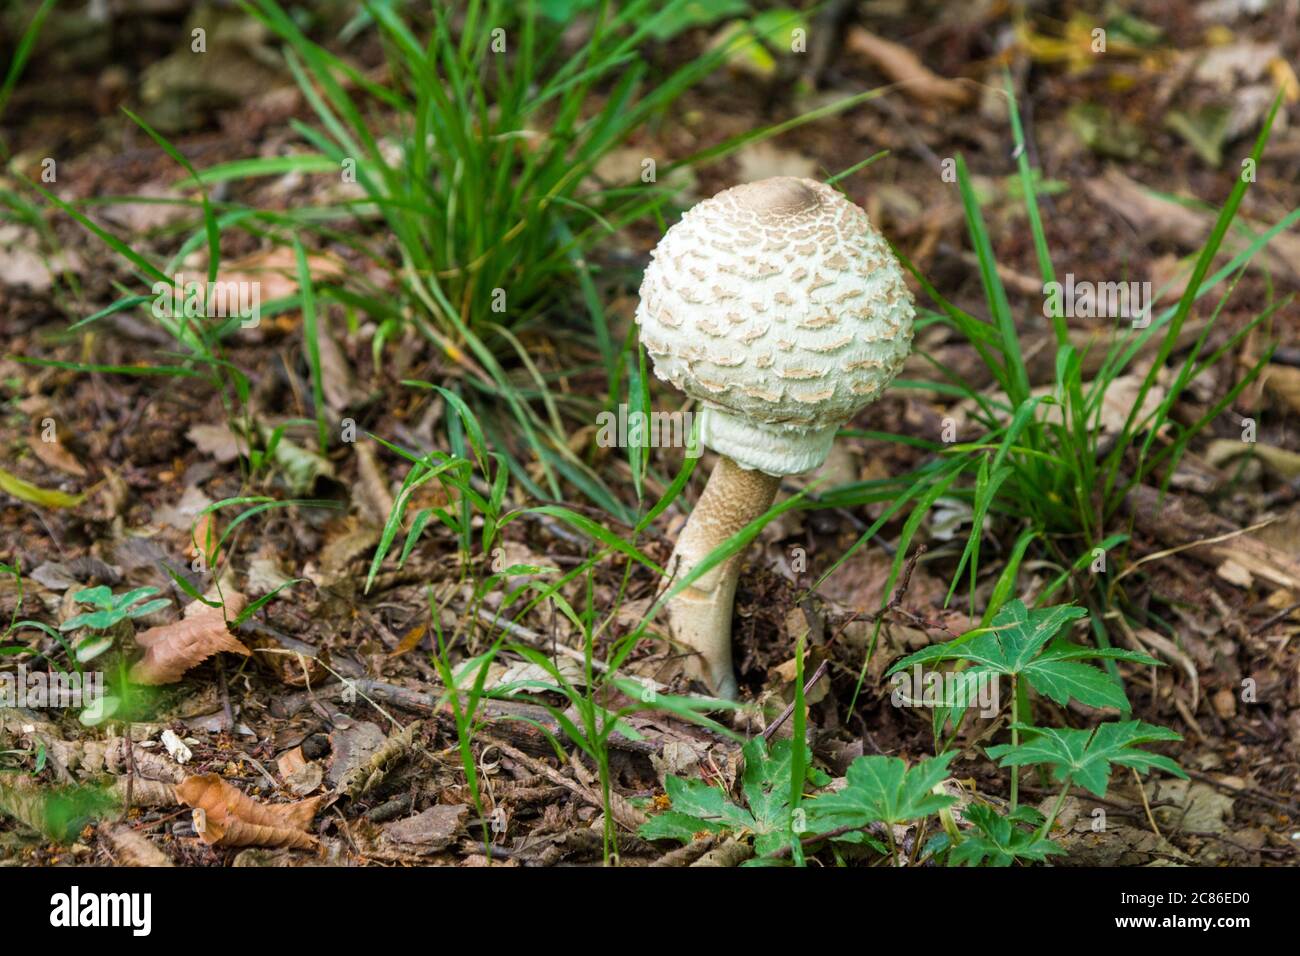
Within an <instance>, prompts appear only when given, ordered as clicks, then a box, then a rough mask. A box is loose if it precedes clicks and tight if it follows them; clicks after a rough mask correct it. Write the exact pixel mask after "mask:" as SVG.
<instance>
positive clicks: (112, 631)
mask: <svg viewBox="0 0 1300 956" xmlns="http://www.w3.org/2000/svg"><path fill="white" fill-rule="evenodd" d="M157 593H158V589H157V588H154V587H143V588H136V589H134V590H132V591H127V592H126V593H125V594H114V593H113V591H112V589H110V588H109V587H107V586H106V585H102V584H101V585H99V586H98V587H93V588H86V589H84V590H81V591H78V592H77V593H76V594H74V595H73V596H72V597H73V600H75V601H76V602H77V603H79V604H89V605H90V606H91V607H93V608H95V610H93V611H87V612H85V613H83V614H78V615H77V616H76V617H72V618H69V619H68V620H66V621H64V622H63V623H62V624H60V625H59V630H60V631H63V632H64V633H68V632H71V631H86V632H87V633H86V634H84V635H83V636H82V637H81V638H80V639H78V641H77V643H76V645H75V647H74V650H73V656H74V658H75V660H76V661H77V662H78V663H79V664H85V663H86V662H88V661H92V660H94V659H95V658H96V657H99V656H100V655H101V654H103V653H104V652H105V651H107V650H108V649H109V648H111V647H112V646H113V643H114V640H115V638H116V637H117V636H118V635H117V633H116V632H117V631H118V625H119V624H121V623H122V622H123V621H128V620H134V619H136V618H141V617H147V616H148V615H150V614H153V613H154V612H155V611H161V610H162V609H163V608H165V607H168V606H170V604H171V602H170V601H168V600H167V599H166V598H158V599H157V600H154V601H149V602H148V603H146V604H141V603H140V602H141V601H143V600H144V599H145V598H149V597H153V596H154V595H155V594H157Z"/></svg>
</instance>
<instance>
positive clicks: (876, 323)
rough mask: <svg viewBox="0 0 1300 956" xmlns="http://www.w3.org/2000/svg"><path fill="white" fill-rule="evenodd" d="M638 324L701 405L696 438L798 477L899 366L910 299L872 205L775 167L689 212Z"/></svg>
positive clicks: (663, 254) (667, 247) (650, 282)
mask: <svg viewBox="0 0 1300 956" xmlns="http://www.w3.org/2000/svg"><path fill="white" fill-rule="evenodd" d="M640 294H641V301H640V303H639V304H638V306H637V312H636V319H637V323H638V325H639V326H640V329H641V342H642V344H644V345H645V348H646V351H647V352H649V354H650V357H651V359H652V360H653V361H654V368H655V374H656V375H658V376H659V378H661V379H664V380H666V381H669V382H671V383H672V384H673V385H675V386H677V388H679V389H681V390H682V391H684V392H685V393H686V394H688V395H690V396H691V397H693V398H695V399H697V400H698V401H699V402H700V403H701V404H702V406H703V411H702V413H701V420H700V440H701V442H702V443H703V444H704V445H706V446H707V447H709V448H712V449H713V450H714V451H716V452H718V453H719V454H723V455H726V456H727V457H729V458H731V459H732V460H733V461H735V462H736V463H737V464H739V465H740V466H741V467H743V468H750V469H757V470H759V471H763V472H766V473H768V474H771V475H795V474H799V473H801V472H804V471H808V470H811V469H813V468H816V467H818V466H819V465H821V463H822V462H823V461H825V460H826V455H827V454H828V453H829V451H830V447H831V443H832V442H833V441H834V439H835V433H836V431H837V430H838V428H839V426H841V425H842V424H844V423H845V422H846V421H848V420H849V419H850V418H852V417H853V416H854V415H855V414H856V413H857V412H858V410H859V409H861V408H862V407H863V406H865V405H867V404H869V403H870V402H872V401H873V400H874V399H875V398H876V397H877V396H878V395H879V394H880V393H881V392H882V391H883V390H884V388H885V386H887V385H888V384H889V382H890V381H891V380H892V379H893V378H894V376H895V375H896V374H897V373H898V370H899V369H900V368H901V367H902V365H903V362H904V360H905V359H906V358H907V354H908V351H909V350H910V348H911V344H912V317H913V308H912V295H911V293H910V292H909V291H908V288H907V285H906V284H905V283H904V282H903V274H902V270H901V269H900V268H899V265H898V261H897V260H896V259H895V258H894V255H893V253H892V252H891V251H890V249H889V246H888V245H887V244H886V243H885V240H884V238H883V237H882V236H881V235H880V233H879V232H878V231H877V230H876V228H875V227H874V226H872V225H871V223H870V222H868V221H867V214H866V213H865V212H863V211H862V209H860V208H859V207H858V206H856V205H854V204H853V203H851V202H849V201H848V200H847V199H845V198H844V197H843V196H841V195H840V194H839V193H838V192H836V191H835V190H834V189H832V188H831V187H829V186H826V185H823V184H822V183H819V182H815V181H813V180H810V179H796V178H794V177H790V176H780V177H776V178H773V179H764V180H761V181H760V182H755V183H746V184H745V185H742V186H735V187H733V188H731V189H727V190H725V191H723V192H720V193H718V194H717V195H716V196H714V197H713V198H712V199H706V200H704V201H703V202H701V203H699V204H698V205H696V206H694V207H693V208H691V209H690V210H688V211H687V212H686V214H685V215H684V216H683V217H682V219H681V221H680V222H678V223H677V224H676V225H674V226H673V227H672V228H671V229H669V230H668V232H667V233H665V235H664V237H663V239H661V240H660V241H659V245H658V246H656V247H655V249H654V252H652V253H651V262H650V265H649V266H648V267H647V268H646V271H645V278H644V279H643V281H642V283H641V293H640Z"/></svg>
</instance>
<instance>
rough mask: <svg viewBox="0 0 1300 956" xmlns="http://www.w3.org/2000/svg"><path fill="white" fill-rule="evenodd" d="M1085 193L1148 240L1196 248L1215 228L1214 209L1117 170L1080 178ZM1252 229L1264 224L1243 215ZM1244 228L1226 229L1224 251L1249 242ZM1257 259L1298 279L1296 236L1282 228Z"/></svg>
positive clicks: (1229, 252)
mask: <svg viewBox="0 0 1300 956" xmlns="http://www.w3.org/2000/svg"><path fill="white" fill-rule="evenodd" d="M1084 187H1085V188H1086V189H1087V191H1088V193H1089V194H1090V195H1091V196H1092V198H1093V199H1095V200H1096V201H1097V202H1099V203H1100V204H1101V205H1102V206H1104V207H1105V208H1106V209H1109V210H1110V211H1112V212H1114V213H1116V214H1117V215H1119V216H1120V217H1121V218H1123V219H1124V220H1125V221H1126V222H1128V223H1130V224H1131V225H1132V226H1133V228H1134V229H1136V230H1138V231H1139V232H1140V233H1142V234H1143V235H1145V236H1147V237H1148V239H1149V240H1155V239H1163V240H1165V241H1168V242H1173V243H1176V244H1178V245H1180V246H1184V247H1188V248H1200V246H1201V245H1202V244H1204V242H1205V237H1206V236H1208V235H1209V234H1210V231H1211V230H1212V229H1213V228H1214V214H1213V213H1210V212H1202V211H1200V210H1198V209H1192V208H1190V207H1188V206H1184V205H1183V204H1181V203H1179V202H1175V201H1174V200H1172V199H1165V198H1163V197H1161V196H1157V195H1154V194H1153V193H1152V192H1150V191H1148V187H1146V186H1144V185H1143V184H1141V183H1139V182H1138V181H1137V180H1135V179H1130V178H1129V177H1128V176H1126V175H1124V173H1122V172H1120V171H1119V170H1118V169H1113V168H1112V169H1108V170H1107V171H1106V172H1105V173H1104V174H1103V175H1101V176H1098V177H1096V178H1094V179H1091V180H1088V181H1087V182H1086V183H1084ZM1241 222H1242V225H1243V226H1244V227H1248V228H1249V232H1250V233H1252V234H1253V233H1259V232H1263V231H1264V230H1265V228H1267V227H1265V226H1261V225H1260V224H1259V223H1255V222H1249V221H1246V220H1244V219H1243V220H1241ZM1250 241H1251V240H1250V237H1249V236H1248V235H1247V234H1246V233H1244V232H1243V233H1237V232H1229V233H1228V234H1227V235H1226V236H1224V239H1223V249H1222V255H1225V256H1227V255H1235V254H1236V253H1238V252H1241V251H1242V250H1243V249H1244V248H1245V247H1246V246H1247V245H1248V244H1249V243H1250ZM1257 261H1262V263H1263V264H1264V265H1266V266H1267V267H1268V268H1270V269H1272V270H1274V271H1277V272H1282V273H1285V274H1286V275H1287V276H1289V277H1290V278H1292V279H1295V278H1300V236H1296V235H1293V234H1291V233H1288V232H1280V233H1278V234H1277V235H1276V236H1274V237H1273V238H1272V239H1270V240H1269V242H1268V245H1266V246H1265V247H1264V248H1263V249H1261V250H1260V251H1259V255H1258V257H1257Z"/></svg>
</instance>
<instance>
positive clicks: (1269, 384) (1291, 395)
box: [1261, 363, 1300, 412]
mask: <svg viewBox="0 0 1300 956" xmlns="http://www.w3.org/2000/svg"><path fill="white" fill-rule="evenodd" d="M1261 377H1262V378H1263V380H1264V390H1265V391H1267V392H1268V393H1269V394H1270V395H1272V396H1273V397H1274V398H1276V399H1277V400H1278V401H1280V402H1282V403H1283V404H1284V405H1286V406H1288V407H1289V408H1290V409H1291V411H1293V412H1300V368H1292V367H1291V366H1290V365H1278V364H1276V363H1273V364H1270V365H1269V366H1268V368H1266V369H1264V374H1263V375H1262V376H1261Z"/></svg>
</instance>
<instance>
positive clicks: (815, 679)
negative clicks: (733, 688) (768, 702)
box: [763, 661, 830, 740]
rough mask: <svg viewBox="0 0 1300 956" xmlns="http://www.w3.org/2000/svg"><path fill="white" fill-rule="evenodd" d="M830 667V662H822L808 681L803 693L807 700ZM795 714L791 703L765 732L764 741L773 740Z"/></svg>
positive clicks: (791, 702)
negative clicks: (810, 692)
mask: <svg viewBox="0 0 1300 956" xmlns="http://www.w3.org/2000/svg"><path fill="white" fill-rule="evenodd" d="M829 666H830V661H822V662H821V664H819V665H818V666H817V670H815V671H814V672H813V676H812V677H811V678H810V679H809V680H808V683H806V684H804V685H803V693H804V697H805V698H807V696H808V692H809V691H810V690H812V689H813V685H814V684H816V683H817V682H818V681H819V680H821V679H822V675H823V674H825V673H826V668H827V667H829ZM793 713H794V701H790V703H789V704H787V705H786V708H785V710H783V711H781V716H780V717H778V718H776V720H774V721H772V723H770V724H769V725H768V727H767V729H766V730H764V731H763V739H764V740H771V739H772V735H773V734H774V733H776V732H777V730H779V729H780V727H781V725H782V724H784V723H785V722H786V721H787V720H789V719H790V715H791V714H793Z"/></svg>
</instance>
